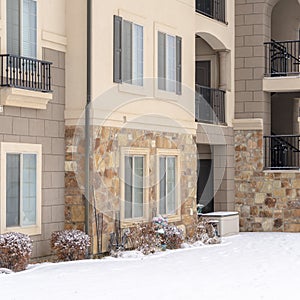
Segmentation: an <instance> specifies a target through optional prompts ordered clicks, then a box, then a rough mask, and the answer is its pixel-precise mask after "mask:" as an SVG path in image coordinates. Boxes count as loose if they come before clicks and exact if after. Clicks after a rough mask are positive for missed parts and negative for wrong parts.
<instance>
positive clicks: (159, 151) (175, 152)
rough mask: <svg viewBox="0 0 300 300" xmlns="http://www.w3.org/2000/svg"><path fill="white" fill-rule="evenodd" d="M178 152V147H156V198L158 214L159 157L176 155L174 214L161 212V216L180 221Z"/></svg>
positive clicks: (179, 162) (179, 163)
mask: <svg viewBox="0 0 300 300" xmlns="http://www.w3.org/2000/svg"><path fill="white" fill-rule="evenodd" d="M180 154H181V151H180V150H179V149H157V150H156V156H157V157H156V178H157V181H156V199H157V214H158V215H159V214H160V211H159V207H160V205H159V204H160V174H159V170H160V165H159V164H160V162H159V159H160V157H162V156H175V157H176V162H175V164H176V167H175V171H176V172H175V178H176V179H175V182H176V184H175V186H176V190H175V192H176V198H175V208H176V210H175V211H176V213H175V214H172V215H170V214H162V216H164V217H167V218H168V220H169V221H170V222H177V221H181V205H182V203H181V189H180V182H181V167H180V165H181V161H180Z"/></svg>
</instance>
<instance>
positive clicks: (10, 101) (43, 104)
mask: <svg viewBox="0 0 300 300" xmlns="http://www.w3.org/2000/svg"><path fill="white" fill-rule="evenodd" d="M52 98H53V95H52V93H42V92H38V91H31V90H25V89H19V88H14V87H5V88H1V89H0V103H1V105H8V106H16V107H26V108H33V109H46V108H47V104H48V102H49V101H50V100H52Z"/></svg>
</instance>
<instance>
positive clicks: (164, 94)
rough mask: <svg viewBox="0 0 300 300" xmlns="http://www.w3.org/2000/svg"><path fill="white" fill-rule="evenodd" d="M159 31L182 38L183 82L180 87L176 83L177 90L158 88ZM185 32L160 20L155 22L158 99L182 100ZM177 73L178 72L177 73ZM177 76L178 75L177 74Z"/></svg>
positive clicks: (181, 76) (154, 49)
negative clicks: (170, 90)
mask: <svg viewBox="0 0 300 300" xmlns="http://www.w3.org/2000/svg"><path fill="white" fill-rule="evenodd" d="M158 32H161V33H165V34H168V35H172V36H174V37H178V38H179V39H181V60H180V63H181V64H180V66H181V70H180V78H181V83H180V86H179V87H178V84H176V91H175V92H169V91H165V90H160V89H159V88H158ZM182 36H183V34H181V32H180V31H179V29H178V28H175V27H171V26H168V25H165V24H162V23H159V22H155V23H154V35H153V39H154V42H153V47H154V48H153V53H154V74H155V75H154V76H156V78H155V79H154V96H155V98H158V99H167V100H172V101H180V97H182V96H183V93H184V92H183V89H182V87H183V76H184V72H183V68H182V66H183V65H184V63H183V60H184V55H183V50H184V49H183V39H182ZM175 59H176V60H177V55H176V54H175ZM176 72H177V69H176V68H175V73H176ZM175 75H176V74H175ZM176 77H177V76H176ZM177 88H179V89H178V91H179V92H178V93H177Z"/></svg>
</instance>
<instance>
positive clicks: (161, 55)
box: [157, 32, 166, 90]
mask: <svg viewBox="0 0 300 300" xmlns="http://www.w3.org/2000/svg"><path fill="white" fill-rule="evenodd" d="M157 55H158V59H157V70H158V72H157V76H158V88H159V89H160V90H165V89H166V34H164V33H162V32H158V49H157Z"/></svg>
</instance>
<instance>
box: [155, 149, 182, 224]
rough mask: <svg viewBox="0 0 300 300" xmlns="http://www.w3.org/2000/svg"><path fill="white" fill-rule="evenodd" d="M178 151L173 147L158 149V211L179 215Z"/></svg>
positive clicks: (172, 215)
mask: <svg viewBox="0 0 300 300" xmlns="http://www.w3.org/2000/svg"><path fill="white" fill-rule="evenodd" d="M179 154H180V152H179V151H178V150H175V149H170V150H169V149H158V150H157V160H158V168H157V169H158V183H157V194H158V197H157V198H158V213H159V214H160V215H163V216H168V217H169V216H171V217H173V218H177V217H180V202H179V194H180V166H179V157H180V156H179Z"/></svg>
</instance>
